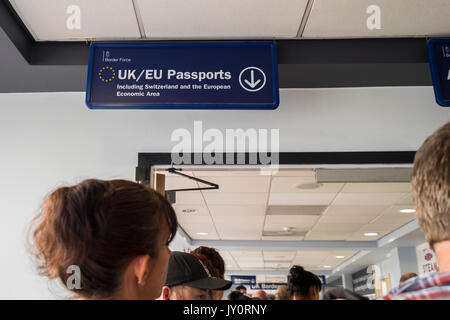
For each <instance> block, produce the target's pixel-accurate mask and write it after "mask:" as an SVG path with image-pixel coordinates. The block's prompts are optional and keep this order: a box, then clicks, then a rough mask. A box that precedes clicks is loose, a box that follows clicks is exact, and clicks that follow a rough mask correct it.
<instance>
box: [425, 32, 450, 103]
mask: <svg viewBox="0 0 450 320" xmlns="http://www.w3.org/2000/svg"><path fill="white" fill-rule="evenodd" d="M427 49H428V60H429V61H430V70H431V77H432V79H433V87H434V95H435V97H436V101H437V103H438V104H439V105H441V106H445V107H448V106H450V39H432V40H430V41H428V44H427Z"/></svg>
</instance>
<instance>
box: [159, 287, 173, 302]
mask: <svg viewBox="0 0 450 320" xmlns="http://www.w3.org/2000/svg"><path fill="white" fill-rule="evenodd" d="M171 291H172V290H170V288H169V287H168V286H163V287H162V291H161V300H170V295H171V294H172V292H171Z"/></svg>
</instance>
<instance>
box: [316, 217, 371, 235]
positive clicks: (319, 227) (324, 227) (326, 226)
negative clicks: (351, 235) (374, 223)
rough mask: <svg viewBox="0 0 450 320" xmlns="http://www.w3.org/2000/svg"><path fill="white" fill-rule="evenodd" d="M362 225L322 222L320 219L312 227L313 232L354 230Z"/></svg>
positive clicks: (362, 224)
mask: <svg viewBox="0 0 450 320" xmlns="http://www.w3.org/2000/svg"><path fill="white" fill-rule="evenodd" d="M363 226H364V223H343V222H341V223H324V222H322V221H321V220H319V222H318V223H317V224H316V225H315V226H314V228H313V229H312V231H313V232H355V231H358V230H359V229H360V228H362V227H363Z"/></svg>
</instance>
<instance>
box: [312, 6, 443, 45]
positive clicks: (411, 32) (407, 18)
mask: <svg viewBox="0 0 450 320" xmlns="http://www.w3.org/2000/svg"><path fill="white" fill-rule="evenodd" d="M374 4H376V5H377V6H378V7H379V8H380V21H381V25H380V28H379V29H373V30H370V29H369V28H368V27H367V19H368V18H369V17H370V16H371V15H373V11H370V14H368V13H367V9H368V7H369V6H371V5H374ZM449 14H450V2H449V1H448V0H433V1H424V0H396V1H392V0H377V1H376V2H374V1H372V0H339V1H330V0H314V5H313V7H312V10H311V13H310V15H309V19H308V22H307V24H306V26H305V30H304V33H303V37H307V38H367V37H386V36H395V37H399V36H413V37H418V36H437V35H448V34H449V30H450V20H449V19H448V16H449Z"/></svg>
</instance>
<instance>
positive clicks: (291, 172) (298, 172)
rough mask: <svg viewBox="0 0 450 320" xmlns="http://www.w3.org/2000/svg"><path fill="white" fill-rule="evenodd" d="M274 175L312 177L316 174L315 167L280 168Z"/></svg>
mask: <svg viewBox="0 0 450 320" xmlns="http://www.w3.org/2000/svg"><path fill="white" fill-rule="evenodd" d="M273 176H274V177H312V178H314V177H315V176H316V172H315V171H314V170H313V169H279V170H278V172H276V173H274V174H273Z"/></svg>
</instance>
